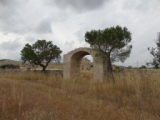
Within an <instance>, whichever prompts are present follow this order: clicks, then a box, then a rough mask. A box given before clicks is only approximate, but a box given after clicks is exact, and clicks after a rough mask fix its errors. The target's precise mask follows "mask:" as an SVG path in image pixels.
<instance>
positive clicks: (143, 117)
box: [0, 72, 160, 120]
mask: <svg viewBox="0 0 160 120" xmlns="http://www.w3.org/2000/svg"><path fill="white" fill-rule="evenodd" d="M82 74H83V75H82V78H80V77H79V78H74V79H72V80H63V79H62V78H61V76H60V75H51V74H41V73H16V74H15V73H14V74H12V73H6V74H0V119H1V120H81V119H84V120H159V119H160V87H159V86H160V79H159V78H160V74H159V73H143V72H136V73H132V72H125V73H116V74H114V76H115V79H116V83H115V84H112V83H110V82H108V83H105V84H104V83H99V82H92V80H91V79H90V78H91V76H92V75H91V74H90V73H89V72H82Z"/></svg>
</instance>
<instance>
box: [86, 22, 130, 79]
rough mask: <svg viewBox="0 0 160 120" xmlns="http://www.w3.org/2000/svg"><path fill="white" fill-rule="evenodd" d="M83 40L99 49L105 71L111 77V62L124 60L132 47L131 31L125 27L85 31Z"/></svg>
mask: <svg viewBox="0 0 160 120" xmlns="http://www.w3.org/2000/svg"><path fill="white" fill-rule="evenodd" d="M85 41H86V42H88V43H89V44H90V46H91V47H92V48H95V49H98V50H99V51H100V53H99V56H101V57H102V58H103V59H104V60H105V61H106V62H107V73H108V76H109V77H111V78H112V80H113V81H114V77H113V72H112V63H113V62H118V61H121V62H124V61H125V60H126V58H127V57H129V55H130V53H131V49H132V45H129V42H130V41H131V33H130V32H129V31H128V29H127V28H126V27H123V28H122V27H120V26H118V25H117V26H116V27H110V28H106V29H104V30H91V31H90V32H86V34H85Z"/></svg>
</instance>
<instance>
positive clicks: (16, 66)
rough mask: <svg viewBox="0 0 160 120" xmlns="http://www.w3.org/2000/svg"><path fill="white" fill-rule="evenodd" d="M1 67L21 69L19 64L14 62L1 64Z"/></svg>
mask: <svg viewBox="0 0 160 120" xmlns="http://www.w3.org/2000/svg"><path fill="white" fill-rule="evenodd" d="M0 68H1V69H6V68H8V69H19V68H20V67H19V65H13V64H4V65H1V66H0Z"/></svg>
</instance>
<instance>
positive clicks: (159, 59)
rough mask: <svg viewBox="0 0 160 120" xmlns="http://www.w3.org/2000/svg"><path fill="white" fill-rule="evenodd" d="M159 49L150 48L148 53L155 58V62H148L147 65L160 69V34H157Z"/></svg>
mask: <svg viewBox="0 0 160 120" xmlns="http://www.w3.org/2000/svg"><path fill="white" fill-rule="evenodd" d="M155 42H156V45H157V47H156V48H153V47H152V48H150V47H149V48H148V51H149V52H150V54H151V55H152V56H153V60H152V61H151V62H148V63H147V65H152V66H154V68H156V69H158V68H159V67H160V32H159V33H157V39H156V40H155Z"/></svg>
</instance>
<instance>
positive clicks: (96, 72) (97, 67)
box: [63, 48, 106, 81]
mask: <svg viewBox="0 0 160 120" xmlns="http://www.w3.org/2000/svg"><path fill="white" fill-rule="evenodd" d="M98 52H99V51H97V50H95V49H92V48H78V49H76V50H73V51H71V52H69V53H68V54H65V55H64V62H63V78H64V79H70V78H74V77H77V76H80V63H81V59H82V58H83V57H84V56H85V55H91V56H92V57H93V79H94V80H100V81H103V80H104V78H105V73H106V66H105V65H106V64H105V63H104V61H103V60H102V58H99V57H97V55H96V54H97V53H98Z"/></svg>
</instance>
